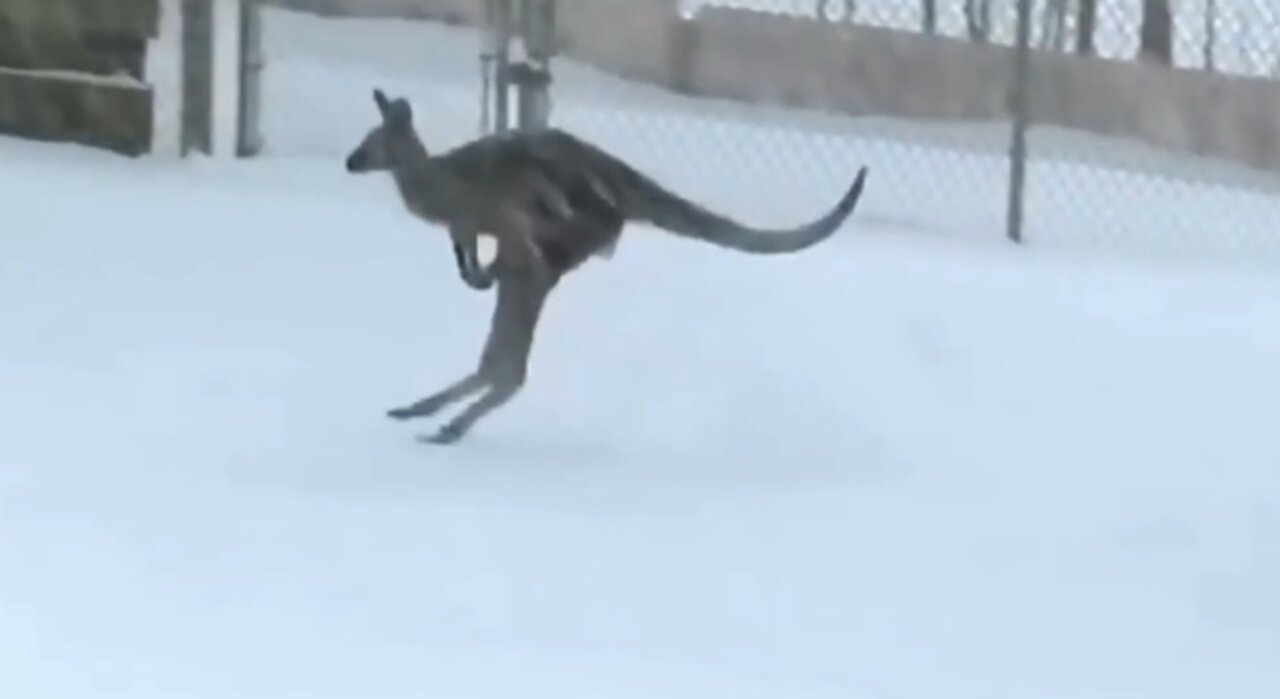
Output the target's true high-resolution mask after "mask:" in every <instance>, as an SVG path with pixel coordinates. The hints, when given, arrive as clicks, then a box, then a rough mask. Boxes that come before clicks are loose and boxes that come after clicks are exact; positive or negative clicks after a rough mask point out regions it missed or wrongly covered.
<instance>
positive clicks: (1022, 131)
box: [1006, 0, 1031, 243]
mask: <svg viewBox="0 0 1280 699" xmlns="http://www.w3.org/2000/svg"><path fill="white" fill-rule="evenodd" d="M1030 59H1031V0H1018V37H1017V43H1016V45H1015V46H1014V50H1013V83H1012V84H1011V85H1010V86H1009V111H1010V112H1011V116H1012V121H1013V127H1012V131H1013V133H1012V139H1011V142H1010V144H1009V209H1008V220H1007V222H1006V232H1007V234H1008V236H1009V240H1011V241H1013V242H1014V243H1021V242H1022V224H1023V207H1024V205H1025V201H1024V199H1025V195H1026V180H1027V126H1028V124H1029V123H1030V121H1031V114H1030V111H1031V105H1030V104H1029V103H1030V99H1029V94H1028V93H1029V91H1030V84H1029V83H1030V77H1031V75H1030V74H1031V66H1030Z"/></svg>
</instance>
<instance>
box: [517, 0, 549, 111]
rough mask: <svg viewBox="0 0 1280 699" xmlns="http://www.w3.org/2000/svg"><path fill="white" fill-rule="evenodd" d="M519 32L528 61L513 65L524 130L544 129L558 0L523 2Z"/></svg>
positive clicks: (525, 0)
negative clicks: (522, 38)
mask: <svg viewBox="0 0 1280 699" xmlns="http://www.w3.org/2000/svg"><path fill="white" fill-rule="evenodd" d="M520 20H521V22H520V33H521V35H522V36H523V37H524V55H525V60H524V61H523V62H522V63H519V64H516V65H514V66H512V71H511V79H512V81H513V82H515V84H516V88H517V93H518V95H519V113H518V115H517V120H518V121H517V123H518V125H519V128H521V129H541V128H545V127H546V126H547V125H548V124H549V123H550V120H551V92H550V90H549V89H548V88H549V87H550V85H551V57H552V56H553V55H554V54H555V43H556V0H521V3H520Z"/></svg>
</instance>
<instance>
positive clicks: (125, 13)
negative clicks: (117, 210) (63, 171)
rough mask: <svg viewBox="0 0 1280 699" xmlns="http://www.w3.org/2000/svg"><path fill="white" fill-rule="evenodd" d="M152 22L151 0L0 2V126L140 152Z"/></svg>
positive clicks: (146, 118) (148, 115)
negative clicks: (146, 69) (145, 73)
mask: <svg viewBox="0 0 1280 699" xmlns="http://www.w3.org/2000/svg"><path fill="white" fill-rule="evenodd" d="M158 29H159V9H158V0H113V2H111V3H103V2H99V1H97V0H5V1H4V2H3V3H0V133H5V134H9V135H15V136H20V137H24V138H33V139H39V140H50V141H65V142H73V143H81V144H85V145H92V146H97V147H103V148H109V149H111V150H115V151H119V152H121V153H126V154H130V155H137V154H140V153H144V152H146V151H147V150H148V149H149V148H150V146H151V132H152V125H153V114H152V95H151V90H150V89H149V88H148V87H147V86H146V84H145V83H143V82H142V78H143V72H144V62H145V55H146V46H147V42H148V40H150V39H151V38H152V37H154V36H156V33H157V32H158Z"/></svg>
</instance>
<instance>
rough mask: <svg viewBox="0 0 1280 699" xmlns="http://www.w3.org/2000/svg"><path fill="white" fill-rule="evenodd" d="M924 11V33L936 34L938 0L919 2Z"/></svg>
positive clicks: (922, 0) (921, 0)
mask: <svg viewBox="0 0 1280 699" xmlns="http://www.w3.org/2000/svg"><path fill="white" fill-rule="evenodd" d="M920 2H921V3H922V5H923V9H924V33H925V34H937V33H938V0H920Z"/></svg>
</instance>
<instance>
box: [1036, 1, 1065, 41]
mask: <svg viewBox="0 0 1280 699" xmlns="http://www.w3.org/2000/svg"><path fill="white" fill-rule="evenodd" d="M1070 4H1071V0H1047V1H1046V2H1045V4H1044V13H1043V14H1042V15H1041V17H1040V36H1041V41H1040V47H1041V48H1043V49H1049V50H1052V51H1061V50H1063V49H1064V48H1066V45H1067V8H1068V6H1069V5H1070Z"/></svg>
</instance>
